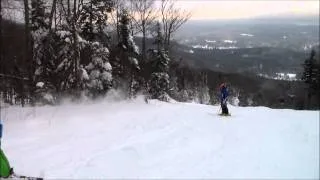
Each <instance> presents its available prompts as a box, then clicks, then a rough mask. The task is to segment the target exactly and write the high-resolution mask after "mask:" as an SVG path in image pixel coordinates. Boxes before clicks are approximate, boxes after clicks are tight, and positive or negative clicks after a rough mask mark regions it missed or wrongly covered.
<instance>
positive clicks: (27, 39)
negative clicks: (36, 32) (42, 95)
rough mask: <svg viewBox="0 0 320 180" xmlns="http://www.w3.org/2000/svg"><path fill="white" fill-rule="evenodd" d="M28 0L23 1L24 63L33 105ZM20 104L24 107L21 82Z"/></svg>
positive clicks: (23, 93) (31, 51)
mask: <svg viewBox="0 0 320 180" xmlns="http://www.w3.org/2000/svg"><path fill="white" fill-rule="evenodd" d="M29 11H30V10H29V0H24V21H25V58H26V59H25V63H26V64H27V70H28V78H29V81H28V82H29V91H30V103H31V104H32V105H33V100H32V98H33V96H34V92H33V89H34V88H33V73H34V71H33V69H34V66H33V50H32V49H33V48H32V39H31V37H30V18H29ZM21 83H22V85H21V93H22V94H21V104H22V106H24V99H25V92H24V86H23V84H24V81H23V80H22V81H21Z"/></svg>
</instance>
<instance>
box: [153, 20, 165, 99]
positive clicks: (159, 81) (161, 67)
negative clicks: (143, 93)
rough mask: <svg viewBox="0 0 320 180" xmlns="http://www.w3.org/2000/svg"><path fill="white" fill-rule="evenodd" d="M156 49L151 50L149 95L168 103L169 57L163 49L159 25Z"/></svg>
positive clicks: (158, 25) (158, 24)
mask: <svg viewBox="0 0 320 180" xmlns="http://www.w3.org/2000/svg"><path fill="white" fill-rule="evenodd" d="M154 43H155V44H156V45H157V49H154V50H153V59H152V74H151V78H150V90H149V92H150V95H151V98H153V99H159V100H162V101H168V100H169V99H168V94H167V92H168V88H169V75H168V66H169V61H170V59H169V57H168V54H167V52H166V51H165V49H164V47H163V37H162V33H161V26H160V23H157V36H156V38H155V42H154Z"/></svg>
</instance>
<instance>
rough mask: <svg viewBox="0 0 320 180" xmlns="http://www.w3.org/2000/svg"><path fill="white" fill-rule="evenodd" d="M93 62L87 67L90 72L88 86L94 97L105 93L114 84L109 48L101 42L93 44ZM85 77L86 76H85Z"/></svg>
mask: <svg viewBox="0 0 320 180" xmlns="http://www.w3.org/2000/svg"><path fill="white" fill-rule="evenodd" d="M91 50H92V53H91V60H92V61H91V62H90V63H89V65H88V66H86V69H87V70H88V72H89V79H88V80H89V81H88V84H87V86H88V88H89V91H90V92H91V95H92V97H93V98H94V97H97V96H99V95H104V94H105V93H106V92H107V91H108V90H109V89H110V88H111V86H112V67H111V65H110V63H109V58H108V57H109V50H108V48H105V47H103V45H102V44H100V43H99V42H94V43H92V44H91ZM84 77H85V76H84Z"/></svg>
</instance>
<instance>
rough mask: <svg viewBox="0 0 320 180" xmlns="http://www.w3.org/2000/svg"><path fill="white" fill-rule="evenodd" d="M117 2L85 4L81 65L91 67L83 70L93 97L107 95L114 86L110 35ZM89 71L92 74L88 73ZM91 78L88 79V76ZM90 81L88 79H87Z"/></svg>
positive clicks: (93, 0) (81, 18) (81, 23)
mask: <svg viewBox="0 0 320 180" xmlns="http://www.w3.org/2000/svg"><path fill="white" fill-rule="evenodd" d="M112 7H113V1H111V0H89V1H86V2H84V3H83V5H82V11H81V13H80V16H79V20H78V24H79V28H80V33H79V36H81V38H83V41H82V42H84V43H82V45H83V46H82V50H81V51H82V53H81V54H82V55H84V56H82V57H81V62H82V63H83V64H88V65H87V66H85V69H84V68H81V71H82V73H81V74H82V78H81V79H83V80H86V81H87V83H85V84H86V87H87V88H88V90H89V92H90V95H91V96H92V97H97V96H99V95H103V94H105V93H106V92H107V91H108V90H109V89H110V87H111V86H112V74H111V70H112V67H111V65H110V63H109V49H108V46H109V43H108V42H109V36H108V34H107V33H106V31H105V30H106V27H107V21H108V16H107V13H108V12H110V11H111V9H112ZM87 71H88V72H87ZM87 74H89V75H88V77H86V76H87ZM87 78H88V79H87Z"/></svg>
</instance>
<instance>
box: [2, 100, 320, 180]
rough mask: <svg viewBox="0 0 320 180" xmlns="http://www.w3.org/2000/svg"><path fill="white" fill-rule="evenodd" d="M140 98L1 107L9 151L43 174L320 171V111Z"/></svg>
mask: <svg viewBox="0 0 320 180" xmlns="http://www.w3.org/2000/svg"><path fill="white" fill-rule="evenodd" d="M229 108H230V111H231V113H232V116H231V117H221V116H218V115H217V113H218V111H219V107H218V106H206V105H198V104H193V103H164V102H159V101H151V102H150V103H149V104H146V103H145V102H144V101H143V99H142V98H138V99H137V100H133V101H120V102H111V101H101V102H95V103H90V104H82V105H81V104H80V105H79V104H78V105H67V104H65V105H61V106H54V107H52V106H45V107H28V108H20V107H9V108H6V109H5V110H3V112H4V113H3V115H2V118H3V123H4V136H3V139H2V148H3V150H4V152H5V153H6V155H7V156H8V159H9V161H10V163H11V166H13V167H14V169H15V171H16V172H17V173H18V174H24V175H29V176H41V177H44V178H48V179H51V178H54V179H57V178H60V179H61V178H63V179H70V178H75V179H88V178H90V179H92V178H258V179H262V178H289V179H293V178H294V179H306V178H319V111H294V110H273V109H269V108H266V107H233V106H229Z"/></svg>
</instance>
